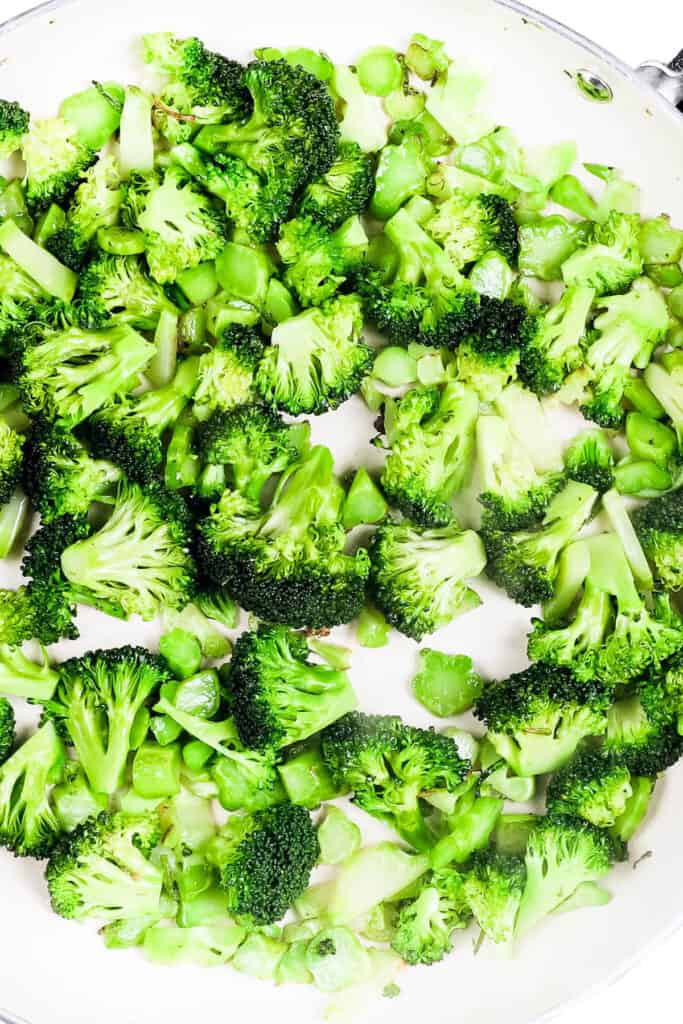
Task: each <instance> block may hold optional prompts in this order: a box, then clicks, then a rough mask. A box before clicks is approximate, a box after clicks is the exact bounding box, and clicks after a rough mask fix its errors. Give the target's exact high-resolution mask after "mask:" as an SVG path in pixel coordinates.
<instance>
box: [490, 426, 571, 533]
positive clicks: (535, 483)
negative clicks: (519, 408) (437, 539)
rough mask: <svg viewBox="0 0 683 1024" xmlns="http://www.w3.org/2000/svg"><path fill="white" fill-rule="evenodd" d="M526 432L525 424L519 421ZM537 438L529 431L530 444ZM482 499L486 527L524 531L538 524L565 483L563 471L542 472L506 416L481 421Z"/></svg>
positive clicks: (504, 530) (522, 430)
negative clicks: (511, 427) (537, 468)
mask: <svg viewBox="0 0 683 1024" xmlns="http://www.w3.org/2000/svg"><path fill="white" fill-rule="evenodd" d="M519 426H520V428H521V431H520V432H522V433H523V432H524V425H523V424H522V423H520V424H519ZM533 441H534V438H533V434H532V433H530V434H529V445H532V444H533ZM477 467H478V470H479V478H480V486H481V488H482V490H481V493H480V494H479V501H480V503H481V505H482V506H483V512H482V530H483V531H484V533H486V532H489V531H491V530H499V531H503V532H506V531H510V530H522V529H526V528H528V527H530V526H533V525H534V524H535V523H538V522H539V521H540V520H541V519H542V518H543V516H544V515H545V513H546V511H547V509H548V505H549V504H550V502H551V501H552V499H553V498H554V497H555V495H556V494H557V492H558V491H559V490H560V488H561V487H562V485H563V483H564V475H563V474H562V473H539V472H538V471H537V470H536V468H535V467H534V464H533V462H532V459H531V457H530V455H529V451H528V449H527V448H524V447H523V446H522V445H521V444H520V443H519V441H518V440H517V438H516V437H515V436H514V435H513V433H512V431H511V430H510V427H509V425H508V423H507V421H506V420H505V419H504V418H503V417H502V416H494V415H488V416H480V417H479V419H478V420H477Z"/></svg>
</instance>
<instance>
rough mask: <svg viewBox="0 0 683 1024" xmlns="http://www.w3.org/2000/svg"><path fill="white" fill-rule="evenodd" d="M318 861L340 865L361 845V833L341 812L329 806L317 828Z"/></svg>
mask: <svg viewBox="0 0 683 1024" xmlns="http://www.w3.org/2000/svg"><path fill="white" fill-rule="evenodd" d="M318 843H319V844H320V860H321V862H322V863H323V864H340V863H341V862H343V861H345V860H346V858H347V857H350V856H351V855H352V854H354V853H355V852H356V851H357V850H358V849H360V845H361V831H360V829H359V828H358V825H356V824H355V822H353V821H350V820H349V818H347V817H346V815H345V814H344V812H343V811H341V810H340V809H339V808H338V807H335V806H334V805H331V806H330V807H328V808H327V810H326V812H325V817H324V819H323V820H322V822H321V823H320V825H319V826H318Z"/></svg>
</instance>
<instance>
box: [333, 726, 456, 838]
mask: <svg viewBox="0 0 683 1024" xmlns="http://www.w3.org/2000/svg"><path fill="white" fill-rule="evenodd" d="M321 749H322V755H323V760H324V761H325V764H326V766H327V769H328V771H329V772H330V774H331V776H332V779H333V780H334V782H335V784H336V785H337V786H338V787H339V789H340V791H342V792H343V791H344V790H348V789H351V790H353V794H354V795H353V802H354V803H355V804H357V805H358V806H359V807H361V808H362V809H363V810H364V811H366V812H367V813H368V814H372V815H373V816H374V817H376V818H379V819H380V820H382V821H386V822H387V823H388V824H389V825H391V826H392V828H394V829H396V831H397V832H398V834H399V835H400V836H401V837H402V838H403V839H405V840H406V842H409V843H410V844H411V845H412V846H414V847H415V849H416V850H427V849H429V848H430V847H431V846H432V845H433V844H434V840H435V836H434V835H433V833H432V831H431V829H430V828H429V826H428V824H427V822H426V820H425V817H424V813H423V810H422V807H421V805H420V796H421V794H422V793H425V792H429V791H431V790H444V791H446V792H447V793H453V792H455V791H457V790H458V789H459V787H460V786H461V784H462V782H463V780H464V778H465V776H466V775H467V773H468V771H469V768H470V762H469V761H466V760H464V759H463V758H462V757H461V756H460V753H459V751H458V746H457V744H456V742H455V740H453V739H451V738H450V737H449V736H443V735H442V734H440V733H437V732H435V731H434V730H433V729H417V728H415V727H414V726H409V725H405V724H404V723H403V722H402V721H401V719H400V718H398V717H397V716H393V715H391V716H390V715H364V714H362V713H361V712H359V711H352V712H350V713H349V714H347V715H344V717H343V718H340V719H338V721H336V722H334V723H333V724H332V725H330V726H328V727H327V729H325V731H324V732H323V734H322V748H321Z"/></svg>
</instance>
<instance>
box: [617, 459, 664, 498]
mask: <svg viewBox="0 0 683 1024" xmlns="http://www.w3.org/2000/svg"><path fill="white" fill-rule="evenodd" d="M614 486H615V487H616V489H617V491H618V492H619V494H629V495H633V496H634V497H637V498H655V497H658V496H659V495H661V494H662V493H663V492H664V491H669V490H671V488H672V487H673V486H674V479H673V477H672V475H671V473H670V472H669V470H668V469H664V468H663V467H662V466H657V465H656V464H655V463H654V462H650V460H649V459H647V460H645V459H631V458H628V457H627V458H625V459H622V460H621V462H619V463H618V465H616V466H615V467H614Z"/></svg>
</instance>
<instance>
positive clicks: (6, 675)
mask: <svg viewBox="0 0 683 1024" xmlns="http://www.w3.org/2000/svg"><path fill="white" fill-rule="evenodd" d="M58 678H59V677H58V674H57V672H55V671H54V670H53V669H52V668H50V665H49V662H48V660H47V653H46V651H45V649H44V648H41V660H40V661H39V662H36V661H31V660H30V658H27V657H26V655H25V654H23V653H22V650H21V648H20V647H18V646H17V647H13V646H11V645H10V644H7V643H2V644H0V693H3V694H5V696H10V697H26V698H27V699H28V700H30V701H38V702H42V701H45V700H49V699H50V697H52V694H53V693H54V689H55V686H56V685H57V679H58Z"/></svg>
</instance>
